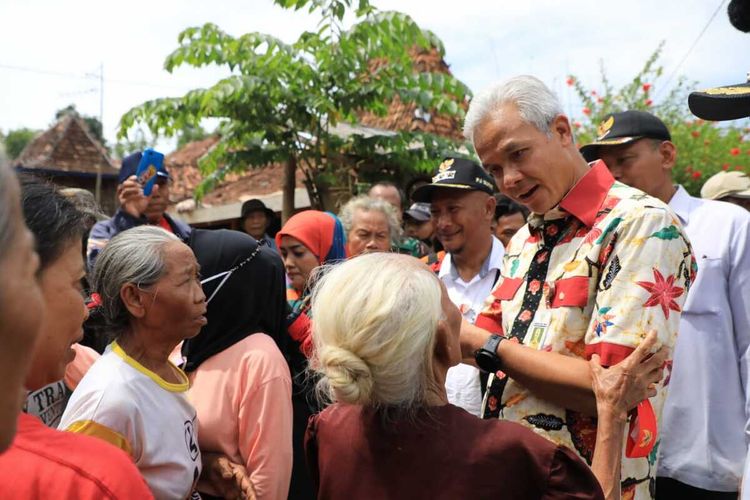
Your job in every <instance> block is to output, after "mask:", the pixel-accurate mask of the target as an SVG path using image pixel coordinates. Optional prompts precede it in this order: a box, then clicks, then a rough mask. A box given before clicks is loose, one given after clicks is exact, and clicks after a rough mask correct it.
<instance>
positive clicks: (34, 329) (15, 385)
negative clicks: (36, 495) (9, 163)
mask: <svg viewBox="0 0 750 500" xmlns="http://www.w3.org/2000/svg"><path fill="white" fill-rule="evenodd" d="M10 191H11V193H10V194H11V196H12V198H13V199H12V200H9V201H10V203H9V204H8V206H10V207H11V213H9V214H8V217H10V220H11V221H12V222H11V226H12V229H11V233H12V235H13V237H12V240H11V243H10V245H9V246H8V247H7V248H5V249H3V252H2V255H0V276H2V277H3V286H2V287H0V452H2V451H3V450H5V449H6V448H7V447H8V446H9V445H10V443H11V440H12V439H13V435H14V434H15V429H16V419H17V418H18V413H19V412H20V411H21V406H22V403H23V400H24V398H25V396H26V391H25V390H24V379H25V377H26V372H27V370H28V368H29V363H30V362H31V356H32V352H33V350H34V342H35V341H36V338H37V335H38V332H39V326H40V324H41V321H42V317H43V316H44V301H43V300H42V293H41V290H40V289H39V283H38V281H37V272H38V270H39V257H38V256H37V254H36V252H35V251H34V238H33V236H32V235H31V232H30V231H29V230H28V229H27V228H26V225H25V224H24V222H23V218H22V216H21V206H20V200H19V188H18V186H17V185H15V186H13V187H12V188H11V190H10Z"/></svg>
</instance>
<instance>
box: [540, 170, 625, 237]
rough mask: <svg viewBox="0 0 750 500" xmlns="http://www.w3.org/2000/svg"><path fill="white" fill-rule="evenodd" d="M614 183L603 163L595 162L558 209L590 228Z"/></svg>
mask: <svg viewBox="0 0 750 500" xmlns="http://www.w3.org/2000/svg"><path fill="white" fill-rule="evenodd" d="M614 183H615V178H614V177H612V174H611V173H609V169H608V168H607V165H605V163H604V162H603V161H601V160H597V161H595V162H593V164H591V168H590V169H589V171H588V172H586V173H585V174H584V176H583V177H581V178H580V179H579V180H578V182H577V183H576V184H575V186H573V187H572V188H571V190H570V191H568V194H566V195H565V196H564V197H563V199H562V201H560V205H559V207H560V208H561V209H562V210H565V211H566V212H568V213H569V214H571V215H573V216H574V217H575V218H576V219H578V220H580V221H581V222H583V223H584V224H585V225H586V226H587V227H592V226H593V225H594V221H595V220H596V214H597V213H598V212H599V209H600V208H601V206H602V205H603V204H604V200H605V199H606V198H607V194H608V193H609V190H610V188H611V187H612V184H614ZM556 208H557V207H556ZM552 210H555V209H554V208H553V209H552ZM545 218H546V217H545Z"/></svg>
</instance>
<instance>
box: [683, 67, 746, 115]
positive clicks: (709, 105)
mask: <svg viewBox="0 0 750 500" xmlns="http://www.w3.org/2000/svg"><path fill="white" fill-rule="evenodd" d="M748 76H750V75H748ZM688 106H690V111H692V112H693V114H694V115H695V116H697V117H698V118H703V119H704V120H712V121H721V120H736V119H738V118H745V117H748V116H750V81H748V82H745V83H738V84H736V85H727V86H725V87H715V88H712V89H706V90H700V91H697V92H691V93H690V95H689V96H688Z"/></svg>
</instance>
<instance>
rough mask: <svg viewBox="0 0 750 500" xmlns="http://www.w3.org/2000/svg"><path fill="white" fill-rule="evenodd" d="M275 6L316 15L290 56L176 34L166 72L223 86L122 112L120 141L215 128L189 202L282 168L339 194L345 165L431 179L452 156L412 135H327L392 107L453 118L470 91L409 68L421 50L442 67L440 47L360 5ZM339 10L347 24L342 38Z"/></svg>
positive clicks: (318, 0)
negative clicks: (195, 72)
mask: <svg viewBox="0 0 750 500" xmlns="http://www.w3.org/2000/svg"><path fill="white" fill-rule="evenodd" d="M274 1H275V3H276V4H277V5H280V6H282V7H284V8H289V9H295V10H299V9H302V8H307V9H309V11H310V12H313V11H318V12H320V15H321V21H320V23H319V25H318V28H317V30H316V31H308V32H305V33H303V34H302V35H301V36H300V37H299V38H298V39H297V40H296V41H295V42H294V43H293V44H291V45H290V44H287V43H284V42H283V41H281V40H279V39H278V38H276V37H274V36H272V35H270V34H264V33H256V32H253V33H246V34H244V35H242V36H239V37H234V36H231V35H229V34H228V33H225V32H224V31H222V30H221V29H220V28H219V27H218V26H216V25H214V24H211V23H207V24H204V25H203V26H196V27H190V28H187V29H185V30H183V31H182V33H180V35H179V36H178V47H177V48H176V49H175V50H174V51H173V52H172V53H171V54H169V56H167V58H166V60H165V64H164V66H165V69H166V70H167V71H170V72H171V71H173V70H174V69H175V68H177V67H180V66H182V65H187V66H192V67H203V66H206V65H215V66H219V67H224V68H226V71H227V75H226V76H225V77H224V78H222V79H221V80H219V81H218V82H216V83H215V84H214V85H212V86H211V87H209V88H207V89H194V90H191V91H190V92H188V93H186V94H185V95H184V96H182V97H177V98H164V99H156V100H153V101H148V102H145V103H143V104H141V105H140V106H137V107H135V108H133V109H131V110H130V111H128V112H127V113H126V114H125V115H123V117H122V119H121V121H120V131H119V135H120V137H123V136H126V135H127V131H128V129H130V128H131V127H133V126H137V125H141V124H143V125H146V126H147V127H148V128H149V129H150V130H151V132H152V133H154V134H160V135H167V136H169V135H173V134H176V133H179V132H180V131H181V130H184V129H186V128H195V127H199V126H200V124H201V122H202V121H203V120H205V119H209V118H213V119H219V120H220V123H221V125H220V133H221V139H220V141H219V142H218V143H217V145H216V146H215V147H214V148H212V150H211V151H210V152H209V153H208V154H207V155H206V157H205V158H203V159H202V160H201V161H200V168H201V172H202V173H203V174H204V183H203V184H202V185H201V187H200V189H199V190H198V191H197V192H196V196H197V197H200V196H202V194H203V193H205V192H207V190H209V189H211V188H212V187H213V186H215V185H216V184H217V183H219V182H221V180H222V179H223V178H224V177H225V176H226V174H227V173H228V172H232V171H237V170H242V169H245V168H249V167H255V166H262V165H266V164H268V163H270V162H284V161H286V159H288V158H290V157H294V158H297V159H298V160H299V161H298V164H299V165H301V166H302V168H304V169H307V170H308V174H309V175H308V178H315V177H316V174H317V173H325V174H326V175H324V176H323V177H320V178H321V179H323V178H328V179H331V178H332V179H338V181H339V182H342V181H341V179H346V178H348V176H349V175H351V165H352V162H355V163H356V164H357V165H358V167H357V168H358V174H359V173H362V174H363V175H367V173H368V172H378V171H388V172H395V171H396V170H398V171H402V172H429V171H431V170H432V169H434V166H435V165H434V163H435V158H440V157H442V156H444V155H445V154H446V153H449V152H453V153H454V152H455V150H456V149H457V148H459V147H460V146H461V145H460V144H457V143H456V142H454V141H452V140H450V139H446V138H443V137H437V136H434V135H431V134H427V133H424V132H418V131H417V132H410V131H404V132H400V133H396V134H389V133H383V134H376V135H374V136H373V135H371V134H370V136H368V137H365V135H364V134H359V133H354V134H350V135H348V136H346V137H342V136H341V135H339V134H336V133H333V132H332V131H331V130H332V129H333V127H335V126H336V125H337V124H338V123H341V122H349V123H356V122H357V121H358V120H359V117H360V116H361V114H362V113H365V112H370V113H374V114H375V115H381V116H382V115H384V114H386V113H387V111H388V109H389V104H390V103H391V102H392V100H393V99H394V98H396V97H399V98H400V99H401V100H402V101H404V102H407V103H415V104H417V105H418V106H419V108H421V109H423V110H424V111H425V112H427V113H430V114H433V115H434V114H436V113H440V114H442V115H445V116H447V117H455V118H461V117H463V114H464V109H465V106H466V103H467V101H468V96H469V95H470V92H469V89H468V88H467V87H466V86H465V85H464V84H463V83H461V82H460V81H458V80H457V79H455V78H453V77H452V76H451V75H449V74H448V73H447V72H445V73H443V72H430V71H427V70H426V69H425V68H424V67H423V65H422V64H421V63H419V62H418V61H419V57H422V56H423V55H424V54H426V53H427V51H429V50H433V51H435V52H436V53H437V54H438V55H439V56H442V54H443V52H444V48H443V44H442V42H441V41H440V40H439V39H438V38H437V37H436V36H435V35H434V34H433V33H431V32H429V31H426V30H423V29H421V28H420V27H419V26H418V25H417V24H416V23H415V22H414V20H413V19H412V18H411V17H409V16H408V15H406V14H403V13H400V12H390V11H389V12H380V11H377V10H376V9H375V8H374V7H372V6H371V5H370V2H369V0H274ZM347 10H353V11H354V14H355V15H356V16H357V20H356V22H355V23H354V24H353V25H352V26H351V28H350V29H348V30H344V29H342V28H341V20H342V19H343V18H344V16H345V15H346V12H347ZM415 58H416V61H417V62H415ZM446 68H447V67H446ZM463 151H464V152H465V153H466V154H468V150H466V149H464V150H463Z"/></svg>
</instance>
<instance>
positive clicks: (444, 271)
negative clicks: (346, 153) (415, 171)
mask: <svg viewBox="0 0 750 500" xmlns="http://www.w3.org/2000/svg"><path fill="white" fill-rule="evenodd" d="M495 190H496V187H495V181H494V180H493V179H492V177H491V176H490V175H489V174H488V173H487V172H486V171H485V170H484V169H483V168H482V167H481V166H480V165H478V164H476V163H474V162H472V161H469V160H464V159H459V158H447V159H445V160H444V161H443V162H442V163H441V164H440V166H439V167H438V170H437V172H436V173H435V176H434V177H433V178H432V184H427V185H425V186H421V187H420V188H418V189H417V190H416V191H415V192H414V194H413V196H412V197H413V199H414V201H416V202H423V203H431V207H430V212H431V214H432V218H433V220H434V223H435V228H436V234H437V238H438V240H439V241H440V243H441V244H442V245H443V248H444V249H445V253H442V252H441V253H440V255H439V256H438V258H437V260H434V261H433V262H430V261H429V260H427V263H428V264H429V265H430V266H431V267H432V269H433V270H434V271H435V272H436V273H437V275H438V277H439V278H440V279H441V280H442V281H443V283H444V284H445V288H446V289H447V290H448V296H449V297H450V299H451V300H452V301H453V303H454V304H456V306H457V307H458V309H459V310H460V311H461V314H462V315H463V317H464V318H465V319H466V320H467V321H469V322H470V323H473V322H474V320H475V319H476V317H477V315H478V314H479V311H481V310H482V306H483V305H484V301H485V299H486V298H487V297H488V296H489V294H490V292H491V291H492V288H493V286H494V284H495V282H497V279H498V277H499V276H500V269H501V267H502V261H503V255H504V253H505V251H504V249H503V245H502V243H500V241H499V240H498V239H497V238H495V237H494V236H493V235H492V219H493V217H494V215H495V198H494V197H493V196H492V194H493V192H494V191H495ZM482 380H486V379H484V378H483V377H480V371H479V370H478V369H477V368H475V367H473V366H470V365H467V364H463V363H462V364H459V365H458V366H455V367H453V368H451V369H450V370H448V375H447V377H446V380H445V387H446V391H447V393H448V401H449V402H450V403H451V404H454V405H456V406H460V407H461V408H463V409H465V410H466V411H468V412H469V413H472V414H474V415H476V416H479V415H480V412H481V407H482V382H481V381H482Z"/></svg>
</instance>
